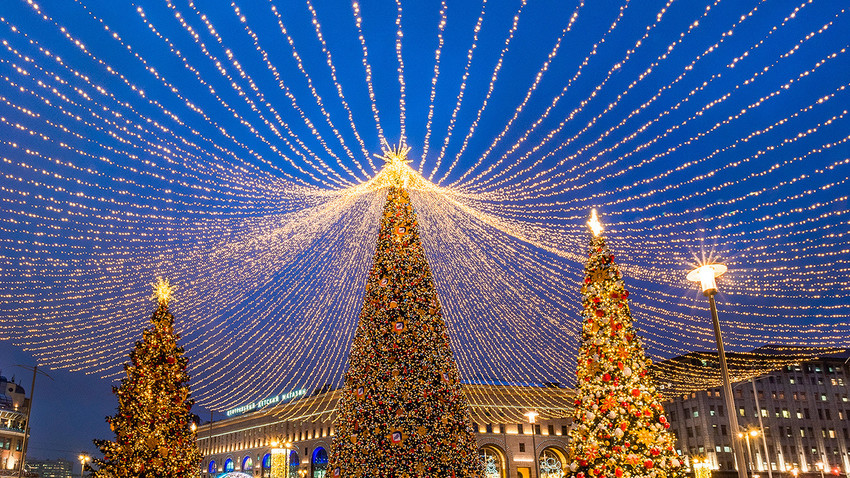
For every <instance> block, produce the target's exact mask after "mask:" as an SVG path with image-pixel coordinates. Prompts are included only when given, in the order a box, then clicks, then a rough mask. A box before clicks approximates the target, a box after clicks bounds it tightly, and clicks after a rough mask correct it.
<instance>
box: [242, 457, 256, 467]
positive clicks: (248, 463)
mask: <svg viewBox="0 0 850 478" xmlns="http://www.w3.org/2000/svg"><path fill="white" fill-rule="evenodd" d="M253 469H254V460H252V459H251V457H250V456H246V457H245V458H243V459H242V471H248V470H253Z"/></svg>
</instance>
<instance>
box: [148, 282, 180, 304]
mask: <svg viewBox="0 0 850 478" xmlns="http://www.w3.org/2000/svg"><path fill="white" fill-rule="evenodd" d="M151 286H153V291H154V294H153V298H154V299H156V300H157V301H159V302H160V303H162V302H165V303H168V301H169V300H171V296H172V294H173V293H174V290H175V289H176V287H175V286H174V285H173V284H171V283H170V282H168V279H163V278H162V277H157V278H156V282H154V283H153V284H151Z"/></svg>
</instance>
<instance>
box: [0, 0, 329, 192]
mask: <svg viewBox="0 0 850 478" xmlns="http://www.w3.org/2000/svg"><path fill="white" fill-rule="evenodd" d="M28 3H29V4H30V6H31V7H32V8H33V9H34V10H36V11H37V12H39V13H41V11H40V10H39V7H38V5H37V4H35V3H30V2H28ZM41 16H42V17H43V18H44V20H45V21H48V22H50V23H52V24H53V25H54V26H55V27H56V28H57V30H59V31H60V32H61V33H62V35H63V36H65V37H66V38H67V39H68V41H69V42H71V43H73V44H74V45H75V46H76V47H77V48H78V49H79V50H80V51H82V52H83V53H84V54H85V55H86V56H88V57H89V58H91V59H92V60H93V61H94V62H96V63H97V64H100V65H103V66H104V67H105V69H106V71H107V72H108V73H109V74H111V75H115V76H118V77H119V78H120V79H121V80H122V82H124V84H126V85H127V86H128V87H129V88H130V89H131V90H132V91H133V92H134V93H135V94H136V95H138V96H139V97H141V98H144V99H145V100H146V101H148V102H149V103H151V104H153V105H155V106H156V107H157V108H159V109H160V110H161V111H162V112H163V113H164V114H165V115H166V116H167V117H169V118H171V119H172V120H173V121H175V122H177V123H179V124H181V125H183V123H182V122H181V120H180V118H179V116H177V115H176V114H174V113H173V112H171V111H169V110H168V109H167V108H165V107H164V106H162V104H161V103H159V102H158V101H157V100H155V99H151V98H148V97H146V96H145V92H144V90H143V89H142V88H139V87H137V86H136V85H135V84H133V83H132V82H131V81H130V80H129V79H128V78H127V77H126V76H125V75H123V74H121V73H120V72H119V71H118V70H117V69H115V68H113V67H111V66H109V65H108V64H107V63H106V62H105V61H103V60H102V59H100V58H97V57H96V56H94V55H93V54H92V53H91V52H90V51H88V50H87V49H86V47H85V45H84V44H83V43H81V42H80V41H79V40H77V39H74V37H73V36H72V35H71V34H70V33H69V32H68V31H67V28H66V27H64V26H60V25H59V24H58V23H57V22H56V21H55V20H54V19H52V18H51V17H49V16H48V15H45V14H41ZM2 21H3V22H4V23H7V22H6V20H5V19H2ZM10 28H11V29H12V30H13V32H16V33H17V32H18V30H17V29H16V28H15V27H14V26H11V25H10ZM104 28H105V29H107V30H108V27H104ZM111 38H113V39H115V40H117V41H118V42H119V43H121V45H122V46H123V47H125V48H126V49H127V51H130V52H132V51H133V48H132V47H131V46H129V45H126V44H124V43H123V41H122V40H121V38H120V36H119V35H117V33H114V34H113V35H112V36H111ZM31 41H32V40H31ZM133 57H135V58H136V59H137V60H139V61H140V62H141V63H142V64H143V65H145V71H146V72H149V73H151V74H153V75H154V77H156V78H157V79H158V80H160V81H161V82H164V84H165V86H166V87H167V88H168V89H169V90H170V91H172V92H173V93H174V94H175V95H176V96H177V97H178V98H180V100H181V101H182V102H183V103H184V104H186V105H187V106H188V107H189V108H190V109H191V110H192V111H194V112H195V113H198V114H200V115H201V116H202V117H203V118H204V120H205V121H207V122H208V123H210V124H211V125H213V126H214V127H215V128H216V129H217V130H219V132H220V133H221V134H222V135H224V136H225V137H227V138H228V139H229V140H231V141H233V142H234V143H235V144H237V145H238V146H240V147H241V148H243V149H245V150H247V151H248V152H249V153H250V154H251V155H252V156H253V157H254V158H255V159H257V160H258V161H260V162H261V163H264V164H266V165H267V166H270V167H272V168H274V169H277V170H278V171H280V169H279V168H277V167H276V166H274V165H273V164H271V163H269V162H268V161H267V160H265V159H263V158H262V157H261V156H260V155H258V154H257V153H256V152H252V151H251V150H250V148H247V147H246V146H245V145H244V144H243V143H240V142H238V141H237V140H236V139H235V137H233V136H232V135H230V134H229V133H227V131H226V130H225V129H224V128H222V127H221V126H220V125H217V124H216V123H215V122H214V121H213V120H212V119H211V118H210V117H209V116H207V115H206V114H205V113H204V112H203V110H201V109H200V108H197V107H196V106H195V105H193V104H192V103H191V102H189V101H188V100H186V99H185V97H183V96H182V95H180V93H179V91H178V90H177V89H176V88H175V87H174V86H172V85H169V84H168V83H167V82H165V80H164V79H163V78H162V77H160V76H159V75H158V73H156V71H155V70H154V71H150V69H149V68H150V67H148V66H147V62H146V61H145V60H144V58H142V57H141V56H140V55H139V54H138V53H135V52H134V53H133ZM54 58H55V59H56V60H57V61H60V60H59V58H58V57H54ZM192 132H193V133H196V131H195V130H192ZM213 145H214V147H216V146H215V144H214V143H213ZM234 157H236V156H234ZM293 166H294V167H296V169H298V166H296V165H294V164H293ZM302 171H303V170H302ZM280 172H281V174H283V175H284V177H287V178H290V179H292V180H294V181H296V182H302V183H303V180H302V179H300V178H297V177H294V176H291V175H289V174H288V173H286V172H285V171H280ZM305 174H306V172H305ZM313 179H315V180H317V181H318V179H317V178H315V177H313ZM304 184H307V183H304Z"/></svg>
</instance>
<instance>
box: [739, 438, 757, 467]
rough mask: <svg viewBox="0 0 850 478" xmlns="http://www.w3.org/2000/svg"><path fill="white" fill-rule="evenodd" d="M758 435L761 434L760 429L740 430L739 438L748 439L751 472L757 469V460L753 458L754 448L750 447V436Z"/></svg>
mask: <svg viewBox="0 0 850 478" xmlns="http://www.w3.org/2000/svg"><path fill="white" fill-rule="evenodd" d="M757 436H759V431H758V430H743V431H741V432H738V438H739V439H740V438H743V439H744V440H746V441H747V457H748V458H749V461H748V466H749V469H750V473H752V472H754V471H756V466H755V462H754V460H753V449H752V448H750V437H753V438H755V437H757Z"/></svg>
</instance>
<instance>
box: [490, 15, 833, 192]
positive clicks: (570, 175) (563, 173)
mask: <svg viewBox="0 0 850 478" xmlns="http://www.w3.org/2000/svg"><path fill="white" fill-rule="evenodd" d="M751 13H752V11H751ZM842 13H843V11H842ZM742 18H749V15H745V16H742ZM742 21H743V20H742ZM736 25H737V24H736ZM829 25H830V24H826V25H824V26H823V27H822V28H821V29H820V30H819V32H820V33H822V32H823V31H825V30H826V29H827V28H828V26H829ZM730 31H731V30H730ZM725 36H727V35H726V34H725V33H724V37H725ZM803 41H805V39H804V40H803ZM721 42H722V39H721ZM721 42H717V43H715V44H714V45H712V46H710V47H709V48H707V49H706V51H705V52H704V53H703V54H702V55H700V56H699V57H697V59H696V60H695V61H697V60H699V59H700V58H701V57H703V56H704V55H705V54H707V53H711V52H713V51H717V48H718V46H719V45H720V43H721ZM792 51H794V52H796V51H797V50H792ZM842 53H843V51H842ZM664 55H666V53H665V54H664ZM664 55H662V56H664ZM789 56H790V55H789ZM659 58H661V57H659ZM784 58H787V56H785V55H783V56H781V57H780V58H779V59H778V60H777V62H778V61H779V60H781V59H784ZM775 64H776V63H774V64H773V65H775ZM773 65H771V66H773ZM689 66H690V67H692V66H693V63H692V64H691V65H689ZM820 66H821V64H820V63H817V64H816V66H815V68H819V67H820ZM768 70H769V68H768V69H762V70H760V71H758V72H757V73H756V74H755V75H754V77H757V76H761V75H763V74H764V73H766V72H767V71H768ZM687 71H689V70H688V69H685V72H683V74H682V76H683V75H684V74H686V73H687ZM809 74H810V72H804V73H802V74H801V76H800V77H799V78H802V77H805V76H808V75H809ZM680 78H681V76H680ZM680 78H677V80H675V81H678V80H679V79H680ZM753 79H754V78H750V79H749V80H746V81H745V82H743V83H741V84H740V85H738V86H737V87H736V89H737V88H740V86H743V85H747V84H750V83H752V81H753ZM791 83H793V81H792V82H789V83H787V84H786V85H784V86H783V88H784V89H788V87H790V84H791ZM633 84H634V83H633ZM704 86H705V83H704V84H703V87H704ZM664 89H666V87H664V88H662V89H660V90H659V93H660V92H661V91H663V90H664ZM701 89H702V87H700V88H697V89H695V90H694V91H693V92H692V93H689V95H688V96H691V95H693V94H694V93H695V92H696V91H699V90H701ZM777 94H778V93H777ZM730 96H731V92H730V93H727V94H725V95H722V96H721V97H720V98H719V99H718V100H715V101H714V102H710V103H708V104H706V105H705V106H704V107H703V108H702V109H701V110H700V111H697V112H696V113H695V114H694V115H692V116H691V117H690V118H688V119H687V120H685V121H683V122H682V123H681V124H680V125H678V126H674V128H671V129H668V130H667V131H665V132H664V133H663V134H661V135H659V136H656V137H655V138H653V140H650V141H649V142H647V143H644V144H642V145H640V146H638V147H637V148H635V149H634V150H632V151H631V152H629V153H626V154H625V155H621V156H619V157H617V158H616V159H615V160H613V161H609V162H608V163H606V164H605V165H603V166H600V167H597V168H596V169H594V170H588V172H587V173H585V174H588V173H590V172H598V171H599V170H601V169H602V168H604V167H610V166H611V165H612V164H614V163H615V162H616V161H622V160H623V159H625V158H628V157H629V156H630V155H631V154H633V153H634V152H637V151H639V150H641V149H644V148H646V146H647V145H648V144H653V143H655V142H657V141H658V140H659V139H661V138H662V137H666V136H667V135H669V134H670V133H671V132H672V131H675V130H676V129H679V128H681V127H682V126H684V125H685V124H687V123H689V122H691V121H693V120H695V119H696V118H699V117H700V116H702V114H703V113H704V112H705V111H706V110H708V109H709V108H712V107H714V106H716V105H717V104H719V103H720V102H723V101H725V100H726V99H728V98H729V97H730ZM771 96H772V95H771ZM650 101H653V100H652V99H651V100H650ZM646 105H647V103H644V105H641V108H638V109H636V110H635V111H639V110H642V109H643V108H645V106H646ZM678 106H679V105H678V104H677V105H676V107H675V108H678ZM755 106H758V105H755ZM668 111H669V110H668ZM666 114H667V113H666V112H662V113H661V114H659V115H658V116H657V117H656V121H652V122H650V123H647V124H645V125H643V126H642V127H641V128H639V129H638V130H636V131H635V132H633V133H632V134H631V135H629V136H627V137H626V138H624V139H623V140H621V141H619V142H617V143H616V144H614V145H612V146H610V147H608V148H606V149H604V150H602V151H601V152H599V153H596V154H595V155H594V156H592V157H591V158H590V159H588V160H586V161H585V162H584V163H581V164H580V165H576V166H573V167H572V168H570V169H569V170H568V171H560V172H559V173H557V174H555V175H550V174H549V173H551V172H553V171H556V170H557V168H559V167H561V166H562V165H563V164H565V163H566V162H568V161H570V160H573V159H575V158H576V157H578V156H579V155H580V154H581V153H582V152H583V151H586V150H589V149H590V147H591V146H592V145H594V144H596V143H598V142H599V141H601V140H602V139H603V138H604V137H605V136H607V134H606V133H607V132H606V133H603V134H602V135H600V136H599V137H598V138H597V141H595V142H594V143H589V144H587V145H585V146H583V147H582V149H580V150H579V151H578V152H576V153H573V154H572V155H570V156H568V157H566V158H564V159H562V160H559V161H558V163H557V164H556V165H555V166H553V167H552V168H550V169H548V170H545V171H544V172H539V173H537V174H536V175H535V176H534V177H530V178H527V179H526V180H524V181H531V180H532V179H536V178H540V177H543V178H545V180H546V181H548V182H551V181H553V180H554V179H557V178H558V177H563V176H566V177H568V178H569V179H572V180H575V176H574V175H573V173H574V172H575V171H576V170H577V169H579V168H582V167H584V166H586V165H587V164H589V163H591V162H593V161H594V160H595V159H597V158H598V157H600V156H601V155H603V154H608V153H610V152H612V151H614V150H615V149H617V148H619V147H620V146H621V145H622V144H624V143H625V142H626V141H628V140H631V139H632V138H634V137H636V136H637V134H639V133H640V132H642V131H645V130H646V128H647V127H648V126H649V125H650V124H652V123H655V122H657V120H658V119H660V118H661V117H663V116H665V115H666ZM627 119H628V118H626V119H624V120H623V121H622V122H621V123H623V124H624V123H625V121H626V120H627ZM727 122H728V120H727ZM720 124H724V122H720V123H718V124H716V126H717V127H719V125H720ZM618 126H619V125H618ZM612 130H613V128H612ZM577 136H578V135H576V136H575V137H574V138H576V137H577ZM552 137H554V136H552ZM574 138H573V139H574ZM541 144H542V143H541ZM565 144H567V143H562V144H561V145H560V146H559V147H558V148H556V149H555V150H553V151H551V152H549V153H547V155H546V156H544V157H543V158H541V159H539V160H538V161H537V162H535V163H534V165H532V166H530V167H529V168H526V169H525V170H523V171H521V172H520V173H515V174H514V175H513V176H512V177H511V178H509V179H515V178H516V177H519V176H520V175H522V174H525V172H526V171H528V170H530V169H531V168H533V167H535V166H537V165H539V164H540V163H542V161H543V160H544V159H546V158H547V157H551V156H553V155H554V154H555V153H556V152H558V151H559V150H561V149H563V147H564V146H565ZM507 181H508V180H505V182H507ZM486 182H487V181H484V182H483V183H482V184H484V183H486ZM535 186H536V185H535V184H533V183H532V184H531V187H535ZM491 187H492V186H491ZM547 189H552V188H551V187H549V188H547Z"/></svg>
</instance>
